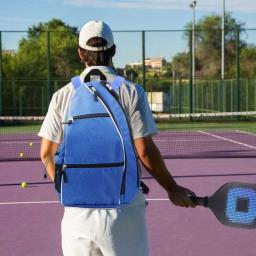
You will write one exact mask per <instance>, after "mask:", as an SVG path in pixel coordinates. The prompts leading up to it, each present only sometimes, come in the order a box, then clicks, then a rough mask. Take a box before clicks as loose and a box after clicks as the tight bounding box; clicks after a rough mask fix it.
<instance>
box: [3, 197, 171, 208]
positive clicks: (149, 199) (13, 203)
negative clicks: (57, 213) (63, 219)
mask: <svg viewBox="0 0 256 256" xmlns="http://www.w3.org/2000/svg"><path fill="white" fill-rule="evenodd" d="M146 201H169V199H168V198H146ZM58 203H59V204H60V202H59V201H34V202H0V206H1V205H24V204H58Z"/></svg>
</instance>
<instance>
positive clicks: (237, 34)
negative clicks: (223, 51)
mask: <svg viewBox="0 0 256 256" xmlns="http://www.w3.org/2000/svg"><path fill="white" fill-rule="evenodd" d="M236 88H237V92H236V93H237V112H239V111H240V110H241V108H240V104H241V101H240V30H239V28H237V30H236Z"/></svg>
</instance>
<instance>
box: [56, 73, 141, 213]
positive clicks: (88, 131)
mask: <svg viewBox="0 0 256 256" xmlns="http://www.w3.org/2000/svg"><path fill="white" fill-rule="evenodd" d="M123 81H124V78H122V77H120V76H117V77H116V79H115V80H114V81H113V83H112V84H111V85H109V84H108V83H106V82H103V81H93V82H89V83H82V82H81V81H80V77H74V78H72V84H73V87H74V88H75V90H76V91H75V94H74V96H73V98H72V100H71V102H70V108H69V114H68V121H67V122H66V123H65V128H64V139H63V142H62V144H61V145H60V148H59V150H58V152H57V154H56V157H55V188H56V190H57V191H58V193H59V198H60V201H61V203H62V204H63V205H65V206H74V207H85V208H117V207H120V206H122V205H126V204H129V203H130V202H131V201H132V200H133V199H134V197H135V195H136V193H137V192H138V190H139V187H140V172H139V165H138V162H137V156H136V153H135V149H134V145H133V138H132V136H131V131H130V129H129V123H128V121H127V118H126V115H125V112H124V110H123V108H122V106H121V105H120V103H119V101H118V98H117V94H116V92H115V91H116V90H117V89H118V88H119V86H120V85H121V84H122V83H123Z"/></svg>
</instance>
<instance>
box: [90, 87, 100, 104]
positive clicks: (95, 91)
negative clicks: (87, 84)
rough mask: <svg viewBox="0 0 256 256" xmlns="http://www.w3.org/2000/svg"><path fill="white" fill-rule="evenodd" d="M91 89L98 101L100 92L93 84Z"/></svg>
mask: <svg viewBox="0 0 256 256" xmlns="http://www.w3.org/2000/svg"><path fill="white" fill-rule="evenodd" d="M91 90H92V92H93V95H94V101H98V95H99V94H98V92H97V90H96V88H95V87H93V86H91Z"/></svg>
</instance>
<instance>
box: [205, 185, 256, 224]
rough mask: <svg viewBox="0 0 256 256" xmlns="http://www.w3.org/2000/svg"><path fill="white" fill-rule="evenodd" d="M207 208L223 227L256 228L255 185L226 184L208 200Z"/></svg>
mask: <svg viewBox="0 0 256 256" xmlns="http://www.w3.org/2000/svg"><path fill="white" fill-rule="evenodd" d="M208 207H209V208H210V209H211V210H212V211H213V213H214V214H215V215H216V217H217V218H218V220H219V221H220V222H221V223H223V224H224V225H227V226H232V227H239V228H256V185H255V184H248V183H238V182H232V183H227V184H225V185H223V186H222V187H221V188H219V189H218V190H217V191H216V192H215V193H214V194H213V195H212V196H211V197H209V198H208Z"/></svg>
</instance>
